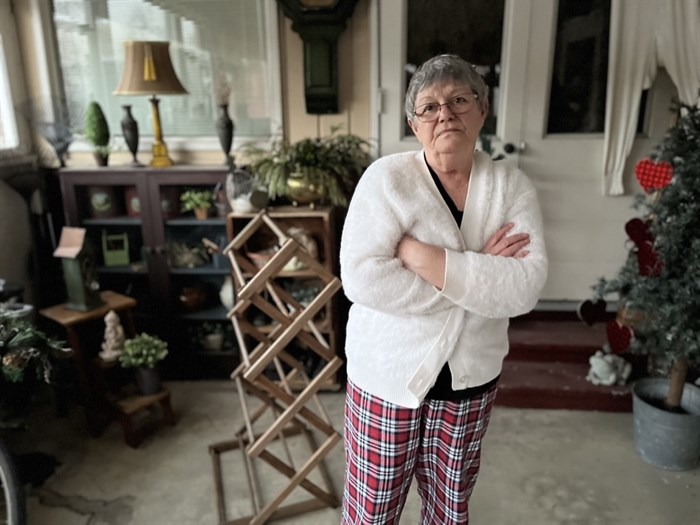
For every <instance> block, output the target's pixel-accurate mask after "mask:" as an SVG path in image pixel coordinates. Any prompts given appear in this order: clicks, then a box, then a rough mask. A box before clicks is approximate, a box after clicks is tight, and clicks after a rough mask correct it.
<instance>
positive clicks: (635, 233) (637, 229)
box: [625, 219, 654, 246]
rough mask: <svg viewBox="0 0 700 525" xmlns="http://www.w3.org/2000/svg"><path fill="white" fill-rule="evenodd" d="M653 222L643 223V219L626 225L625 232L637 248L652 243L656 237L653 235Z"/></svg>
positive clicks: (631, 221)
mask: <svg viewBox="0 0 700 525" xmlns="http://www.w3.org/2000/svg"><path fill="white" fill-rule="evenodd" d="M650 227H651V221H643V220H642V219H631V220H629V221H627V224H625V231H626V232H627V235H628V236H629V238H630V239H632V242H634V244H635V245H636V246H640V245H641V244H643V243H645V242H652V241H653V240H654V237H653V236H652V235H651V229H650Z"/></svg>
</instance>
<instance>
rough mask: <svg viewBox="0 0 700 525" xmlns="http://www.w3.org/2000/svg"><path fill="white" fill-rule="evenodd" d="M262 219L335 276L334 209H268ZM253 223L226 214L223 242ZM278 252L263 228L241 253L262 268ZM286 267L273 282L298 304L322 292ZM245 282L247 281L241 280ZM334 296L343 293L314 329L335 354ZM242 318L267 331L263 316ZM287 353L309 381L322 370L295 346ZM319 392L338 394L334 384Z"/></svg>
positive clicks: (300, 271)
mask: <svg viewBox="0 0 700 525" xmlns="http://www.w3.org/2000/svg"><path fill="white" fill-rule="evenodd" d="M267 214H268V216H269V217H270V218H271V219H272V220H273V221H274V222H275V224H276V225H277V226H278V227H280V228H281V229H282V231H284V232H285V233H286V234H287V235H290V236H292V237H294V238H296V239H297V240H298V241H299V242H300V243H301V244H302V245H303V246H305V247H307V246H308V249H307V251H309V252H310V253H311V254H312V255H314V257H315V258H316V259H317V260H318V261H319V262H320V263H321V264H322V265H323V266H324V267H325V268H326V269H327V270H329V271H330V272H331V273H332V274H334V275H338V253H337V247H336V236H337V231H336V225H335V212H334V210H333V209H331V208H316V209H310V208H305V207H293V206H279V207H271V208H269V209H268V210H267ZM254 217H255V214H254V213H230V214H229V215H228V218H227V222H226V228H227V233H228V238H229V239H230V240H232V239H233V238H234V237H235V236H236V235H237V234H238V233H239V232H240V231H242V230H243V228H245V227H246V225H247V224H248V223H249V222H250V220H251V219H253V218H254ZM278 247H279V242H278V239H277V236H276V235H275V234H274V233H273V232H272V230H271V229H270V228H269V227H267V225H263V226H261V227H260V228H258V229H257V230H256V231H255V233H254V234H253V235H252V236H251V238H250V239H248V241H247V242H246V244H245V246H244V247H243V249H242V250H240V251H241V253H242V254H243V255H245V256H246V257H247V258H248V259H249V260H250V261H251V262H253V263H254V264H256V265H257V266H262V265H264V264H265V262H266V260H267V259H268V258H269V257H271V255H272V254H273V253H274V251H275V250H276V248H278ZM290 262H291V264H290V265H289V266H288V267H287V266H285V268H284V270H283V271H282V272H281V273H280V274H279V275H278V276H277V277H276V281H277V282H278V284H279V285H281V286H282V287H283V288H284V289H285V290H286V291H287V292H289V293H290V294H291V295H292V297H293V298H294V299H296V300H297V301H298V302H300V303H302V304H307V303H308V302H310V301H311V300H312V299H313V297H314V296H315V295H316V294H317V293H318V291H319V290H320V289H321V288H322V283H320V281H319V279H318V276H317V274H316V273H314V272H313V271H312V270H309V269H307V268H299V267H296V266H295V264H294V261H293V260H292V261H290ZM246 277H250V276H248V275H246ZM339 295H342V292H340V293H339V294H336V296H335V297H334V298H333V299H332V300H331V301H330V302H329V303H328V304H326V306H325V307H324V308H323V309H322V310H321V312H319V314H318V316H317V318H316V319H315V320H314V324H315V325H316V327H317V328H318V329H319V330H320V332H321V333H322V334H323V336H324V338H325V339H326V340H327V342H328V345H329V347H330V349H331V350H332V351H333V353H336V354H337V353H338V351H337V349H338V345H339V343H340V337H339V333H340V332H339V328H340V315H339V311H338V307H339V297H338V296H339ZM246 314H247V315H249V316H250V318H249V319H248V320H249V321H251V322H252V323H253V324H255V325H256V326H257V327H258V328H259V329H260V330H261V331H263V332H264V331H269V330H271V329H272V325H271V324H269V322H270V320H269V318H266V316H265V315H264V314H262V312H259V311H257V312H256V310H255V309H252V312H246ZM289 351H290V352H291V353H292V354H293V355H295V357H297V358H298V359H299V360H300V361H301V362H303V363H304V367H305V369H306V372H307V374H308V375H309V376H310V377H313V376H314V374H315V373H316V372H317V370H318V368H319V367H320V366H322V365H324V364H325V362H321V361H320V359H319V358H318V356H317V355H316V354H314V353H312V352H307V351H305V350H304V348H303V347H302V346H299V343H298V341H296V340H295V341H293V342H292V344H290V348H289ZM273 373H274V372H273ZM324 388H325V389H327V390H337V389H338V388H339V383H338V381H337V379H335V380H333V381H331V382H329V383H328V384H326V385H324Z"/></svg>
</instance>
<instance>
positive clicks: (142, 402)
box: [116, 390, 175, 448]
mask: <svg viewBox="0 0 700 525" xmlns="http://www.w3.org/2000/svg"><path fill="white" fill-rule="evenodd" d="M158 403H160V406H161V408H162V410H163V422H165V423H168V424H169V425H171V426H174V425H175V414H174V413H173V409H172V407H171V406H170V391H169V390H162V391H161V392H158V393H157V394H153V395H151V396H130V397H127V398H125V399H121V400H119V401H117V403H116V407H117V410H118V411H119V421H120V422H121V424H122V427H123V429H124V441H125V442H126V444H127V445H129V446H130V447H134V448H136V447H138V446H139V445H140V444H141V441H142V439H143V432H141V431H140V429H138V430H137V429H136V428H134V416H136V414H138V413H139V412H141V411H142V410H145V409H151V408H152V407H153V406H154V405H156V404H158Z"/></svg>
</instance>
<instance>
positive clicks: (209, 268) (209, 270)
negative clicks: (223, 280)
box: [170, 264, 231, 275]
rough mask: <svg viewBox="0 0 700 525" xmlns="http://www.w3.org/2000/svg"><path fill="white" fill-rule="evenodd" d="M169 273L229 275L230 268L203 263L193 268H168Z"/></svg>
mask: <svg viewBox="0 0 700 525" xmlns="http://www.w3.org/2000/svg"><path fill="white" fill-rule="evenodd" d="M170 273H171V274H174V275H231V269H230V268H219V267H216V266H213V265H211V264H205V265H203V266H196V267H195V268H170Z"/></svg>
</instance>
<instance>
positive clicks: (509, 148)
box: [503, 142, 526, 155]
mask: <svg viewBox="0 0 700 525" xmlns="http://www.w3.org/2000/svg"><path fill="white" fill-rule="evenodd" d="M525 146H526V144H525V143H524V142H521V143H520V144H519V145H518V146H516V145H515V144H513V143H512V142H506V143H505V144H503V151H505V152H506V153H508V154H509V155H510V154H512V153H516V152H517V153H522V152H523V151H525Z"/></svg>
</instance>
